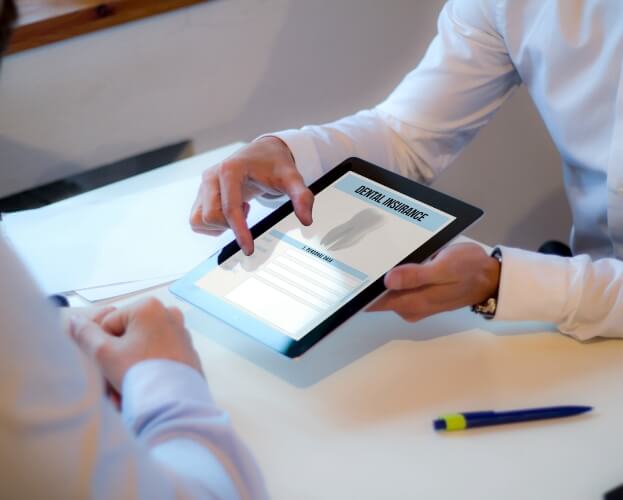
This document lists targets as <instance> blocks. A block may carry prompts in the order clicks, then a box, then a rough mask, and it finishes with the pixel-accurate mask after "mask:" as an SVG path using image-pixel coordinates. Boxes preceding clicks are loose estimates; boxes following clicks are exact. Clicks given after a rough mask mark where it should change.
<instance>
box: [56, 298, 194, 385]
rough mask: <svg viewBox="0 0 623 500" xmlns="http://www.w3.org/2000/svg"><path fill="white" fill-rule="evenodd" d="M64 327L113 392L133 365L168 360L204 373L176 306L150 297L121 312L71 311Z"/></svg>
mask: <svg viewBox="0 0 623 500" xmlns="http://www.w3.org/2000/svg"><path fill="white" fill-rule="evenodd" d="M65 314H66V317H65V322H66V328H67V330H68V331H69V334H70V335H71V337H72V338H73V339H74V340H75V341H76V343H77V344H78V346H79V347H80V348H81V349H82V351H83V352H85V353H86V354H87V355H88V356H89V357H91V358H92V359H93V360H94V361H95V362H96V363H97V365H98V366H99V368H100V370H101V373H102V375H103V377H104V379H105V380H106V381H107V382H108V383H109V384H110V386H111V387H112V388H113V389H114V390H115V391H117V392H120V391H121V385H122V383H123V378H124V377H125V375H126V373H127V372H128V370H129V369H130V368H131V367H132V366H134V365H135V364H137V363H139V362H141V361H146V360H149V359H168V360H172V361H177V362H179V363H182V364H185V365H187V366H190V367H191V368H193V369H195V370H197V371H198V372H199V373H202V370H201V362H200V361H199V356H198V355H197V352H196V351H195V349H194V347H193V345H192V341H191V339H190V335H189V334H188V331H187V330H186V328H185V327H184V317H183V315H182V312H181V311H180V310H179V309H178V308H177V307H165V306H164V305H163V304H162V303H161V302H160V301H159V300H157V299H154V298H148V299H144V300H141V301H139V302H136V303H134V304H130V305H129V306H125V307H121V308H119V309H116V308H112V307H107V308H104V309H84V310H81V309H69V310H67V312H66V313H65Z"/></svg>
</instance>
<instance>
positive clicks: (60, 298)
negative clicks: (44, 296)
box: [48, 294, 69, 307]
mask: <svg viewBox="0 0 623 500" xmlns="http://www.w3.org/2000/svg"><path fill="white" fill-rule="evenodd" d="M48 299H49V300H50V301H51V302H52V304H54V305H55V306H56V307H69V301H68V300H67V297H65V296H64V295H59V294H54V295H50V296H48Z"/></svg>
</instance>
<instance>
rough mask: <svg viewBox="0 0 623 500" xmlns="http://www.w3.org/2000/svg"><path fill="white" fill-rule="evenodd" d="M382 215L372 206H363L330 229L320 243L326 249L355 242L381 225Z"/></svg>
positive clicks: (346, 246) (334, 248) (347, 245)
mask: <svg viewBox="0 0 623 500" xmlns="http://www.w3.org/2000/svg"><path fill="white" fill-rule="evenodd" d="M384 218H385V217H384V216H383V215H382V214H381V213H379V212H378V211H377V210H375V209H373V208H364V209H363V210H361V211H360V212H357V213H356V214H355V215H353V216H352V217H351V218H350V219H349V220H347V221H346V222H344V223H343V224H340V225H339V226H336V227H334V228H333V229H331V230H330V231H329V232H328V233H327V234H325V235H324V237H323V238H322V240H321V241H320V244H321V245H322V246H323V247H325V248H326V249H327V250H342V249H344V248H348V247H351V246H353V245H355V244H357V243H358V242H359V241H361V239H362V238H363V237H364V236H365V235H367V234H370V233H371V232H373V231H375V230H376V229H378V228H379V227H381V226H382V225H383V220H384Z"/></svg>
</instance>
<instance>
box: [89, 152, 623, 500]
mask: <svg viewBox="0 0 623 500" xmlns="http://www.w3.org/2000/svg"><path fill="white" fill-rule="evenodd" d="M213 159H214V157H210V160H213ZM202 163H203V166H204V167H205V166H207V165H206V162H205V157H204V158H203V159H202V158H201V157H199V158H197V159H195V160H192V159H191V160H186V162H184V163H183V164H182V163H180V164H178V165H174V166H171V167H167V168H165V169H163V170H161V171H160V172H159V173H157V172H152V173H151V174H147V175H146V177H145V179H148V180H149V179H151V181H153V180H154V179H156V176H157V175H162V178H163V179H164V178H166V179H170V175H171V172H173V171H174V170H175V171H176V172H183V171H186V169H188V170H189V171H190V170H193V169H195V170H196V169H197V168H198V166H199V165H200V164H202ZM151 181H150V182H151ZM139 184H140V183H139V182H137V181H136V180H133V181H130V182H129V183H125V184H124V183H121V184H119V185H117V186H110V187H108V188H106V190H105V191H99V194H97V193H96V195H97V196H102V195H103V194H110V195H112V194H113V192H114V190H115V189H120V190H122V189H127V187H128V186H129V185H133V186H138V185H139ZM189 203H190V201H189ZM151 293H153V292H151ZM155 294H156V295H157V296H158V297H159V298H160V299H162V300H163V301H164V302H165V303H166V304H169V305H171V304H176V305H178V306H180V307H181V308H182V309H183V310H184V312H185V316H186V320H187V324H188V327H189V329H190V330H191V332H192V334H193V340H194V342H195V346H196V348H197V350H198V351H199V353H200V355H201V359H202V361H203V364H204V368H205V373H206V375H207V378H208V381H209V382H210V385H211V387H212V391H213V392H214V394H215V396H216V399H217V401H218V402H219V403H220V405H221V406H222V407H224V408H225V409H227V410H228V411H229V412H230V413H231V415H232V418H233V421H234V424H235V426H236V428H237V430H238V432H239V433H240V434H241V436H242V438H243V439H244V441H245V442H246V443H247V444H248V446H249V447H250V448H251V450H252V451H253V453H254V455H255V456H256V458H257V460H258V462H259V464H260V466H261V468H262V470H263V472H264V475H265V477H266V481H267V483H268V488H269V491H270V493H271V495H272V497H273V498H274V499H277V500H280V499H284V500H285V499H287V500H290V499H297V500H301V499H307V498H309V499H325V498H327V499H358V500H363V499H370V500H379V499H384V500H385V499H405V498H418V499H431V498H440V499H451V498H462V499H478V500H482V499H496V500H497V499H502V498H504V499H518V500H519V499H521V500H525V499H530V500H538V499H548V500H549V499H566V500H572V499H578V500H580V499H581V500H587V499H600V498H602V496H603V493H604V492H605V491H606V490H608V489H610V488H612V487H614V486H615V485H617V484H619V483H621V482H623V467H621V459H622V457H623V431H622V430H621V425H620V423H621V421H622V418H623V384H621V381H623V363H622V362H621V360H622V359H623V342H621V341H618V340H609V341H595V342H591V343H587V344H580V343H578V342H576V341H574V340H571V339H569V338H566V337H564V336H562V335H560V334H557V333H552V332H547V331H543V329H544V327H543V326H542V325H541V326H540V325H509V324H502V323H495V322H486V321H484V320H480V319H479V318H477V317H475V316H474V315H472V314H471V313H469V312H468V311H465V310H462V311H458V312H455V313H451V314H443V315H439V316H437V317H433V318H429V319H428V320H425V321H421V322H419V323H416V324H408V323H405V322H403V321H402V320H400V319H399V318H398V317H397V316H395V315H393V314H389V313H375V314H359V315H358V316H356V317H355V318H353V319H352V320H351V321H350V322H348V323H347V324H345V325H344V326H343V327H342V328H340V329H339V330H337V331H336V332H334V333H333V334H331V335H330V336H329V337H327V338H326V339H325V340H323V341H322V342H321V343H320V344H318V345H317V346H316V347H315V348H313V349H312V350H310V351H309V352H308V353H307V354H305V355H304V356H303V357H302V358H301V359H299V360H296V361H292V360H289V359H286V358H283V357H281V356H279V355H277V354H274V353H272V352H271V351H269V350H268V349H267V348H264V347H263V346H261V345H259V344H257V343H255V342H254V341H252V340H251V339H249V338H247V337H246V336H244V335H243V334H240V333H238V332H237V331H235V330H234V329H232V328H230V327H228V326H227V325H225V324H223V323H221V322H219V321H218V320H215V319H213V318H211V317H209V316H207V315H205V314H204V313H202V312H200V311H198V310H196V309H194V308H191V307H190V306H187V305H186V304H183V303H181V302H179V301H178V300H177V299H176V298H174V297H173V296H172V295H170V294H169V292H168V291H167V289H166V287H162V288H160V289H158V290H156V292H155ZM126 300H128V299H126ZM120 302H121V301H120ZM120 302H119V303H120ZM557 404H589V405H594V406H595V408H596V411H595V412H593V414H591V415H589V416H584V417H578V418H574V419H568V420H562V421H556V422H537V423H532V424H522V425H515V426H507V427H497V428H488V429H481V430H471V431H467V432H463V433H454V434H436V433H435V432H433V430H432V420H433V418H434V417H436V416H437V415H438V414H442V413H447V412H452V411H463V410H484V409H503V408H514V407H530V406H541V405H557Z"/></svg>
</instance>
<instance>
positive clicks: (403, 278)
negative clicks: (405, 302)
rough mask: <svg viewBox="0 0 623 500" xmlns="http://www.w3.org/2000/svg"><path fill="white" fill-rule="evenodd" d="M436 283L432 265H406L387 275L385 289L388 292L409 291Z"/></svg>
mask: <svg viewBox="0 0 623 500" xmlns="http://www.w3.org/2000/svg"><path fill="white" fill-rule="evenodd" d="M435 282H436V279H435V272H434V270H433V267H432V265H431V264H404V265H402V266H398V267H395V268H394V269H392V270H391V271H389V272H388V273H387V274H386V275H385V287H386V288H387V289H388V290H409V289H413V288H420V287H422V286H426V285H431V284H433V283H435Z"/></svg>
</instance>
